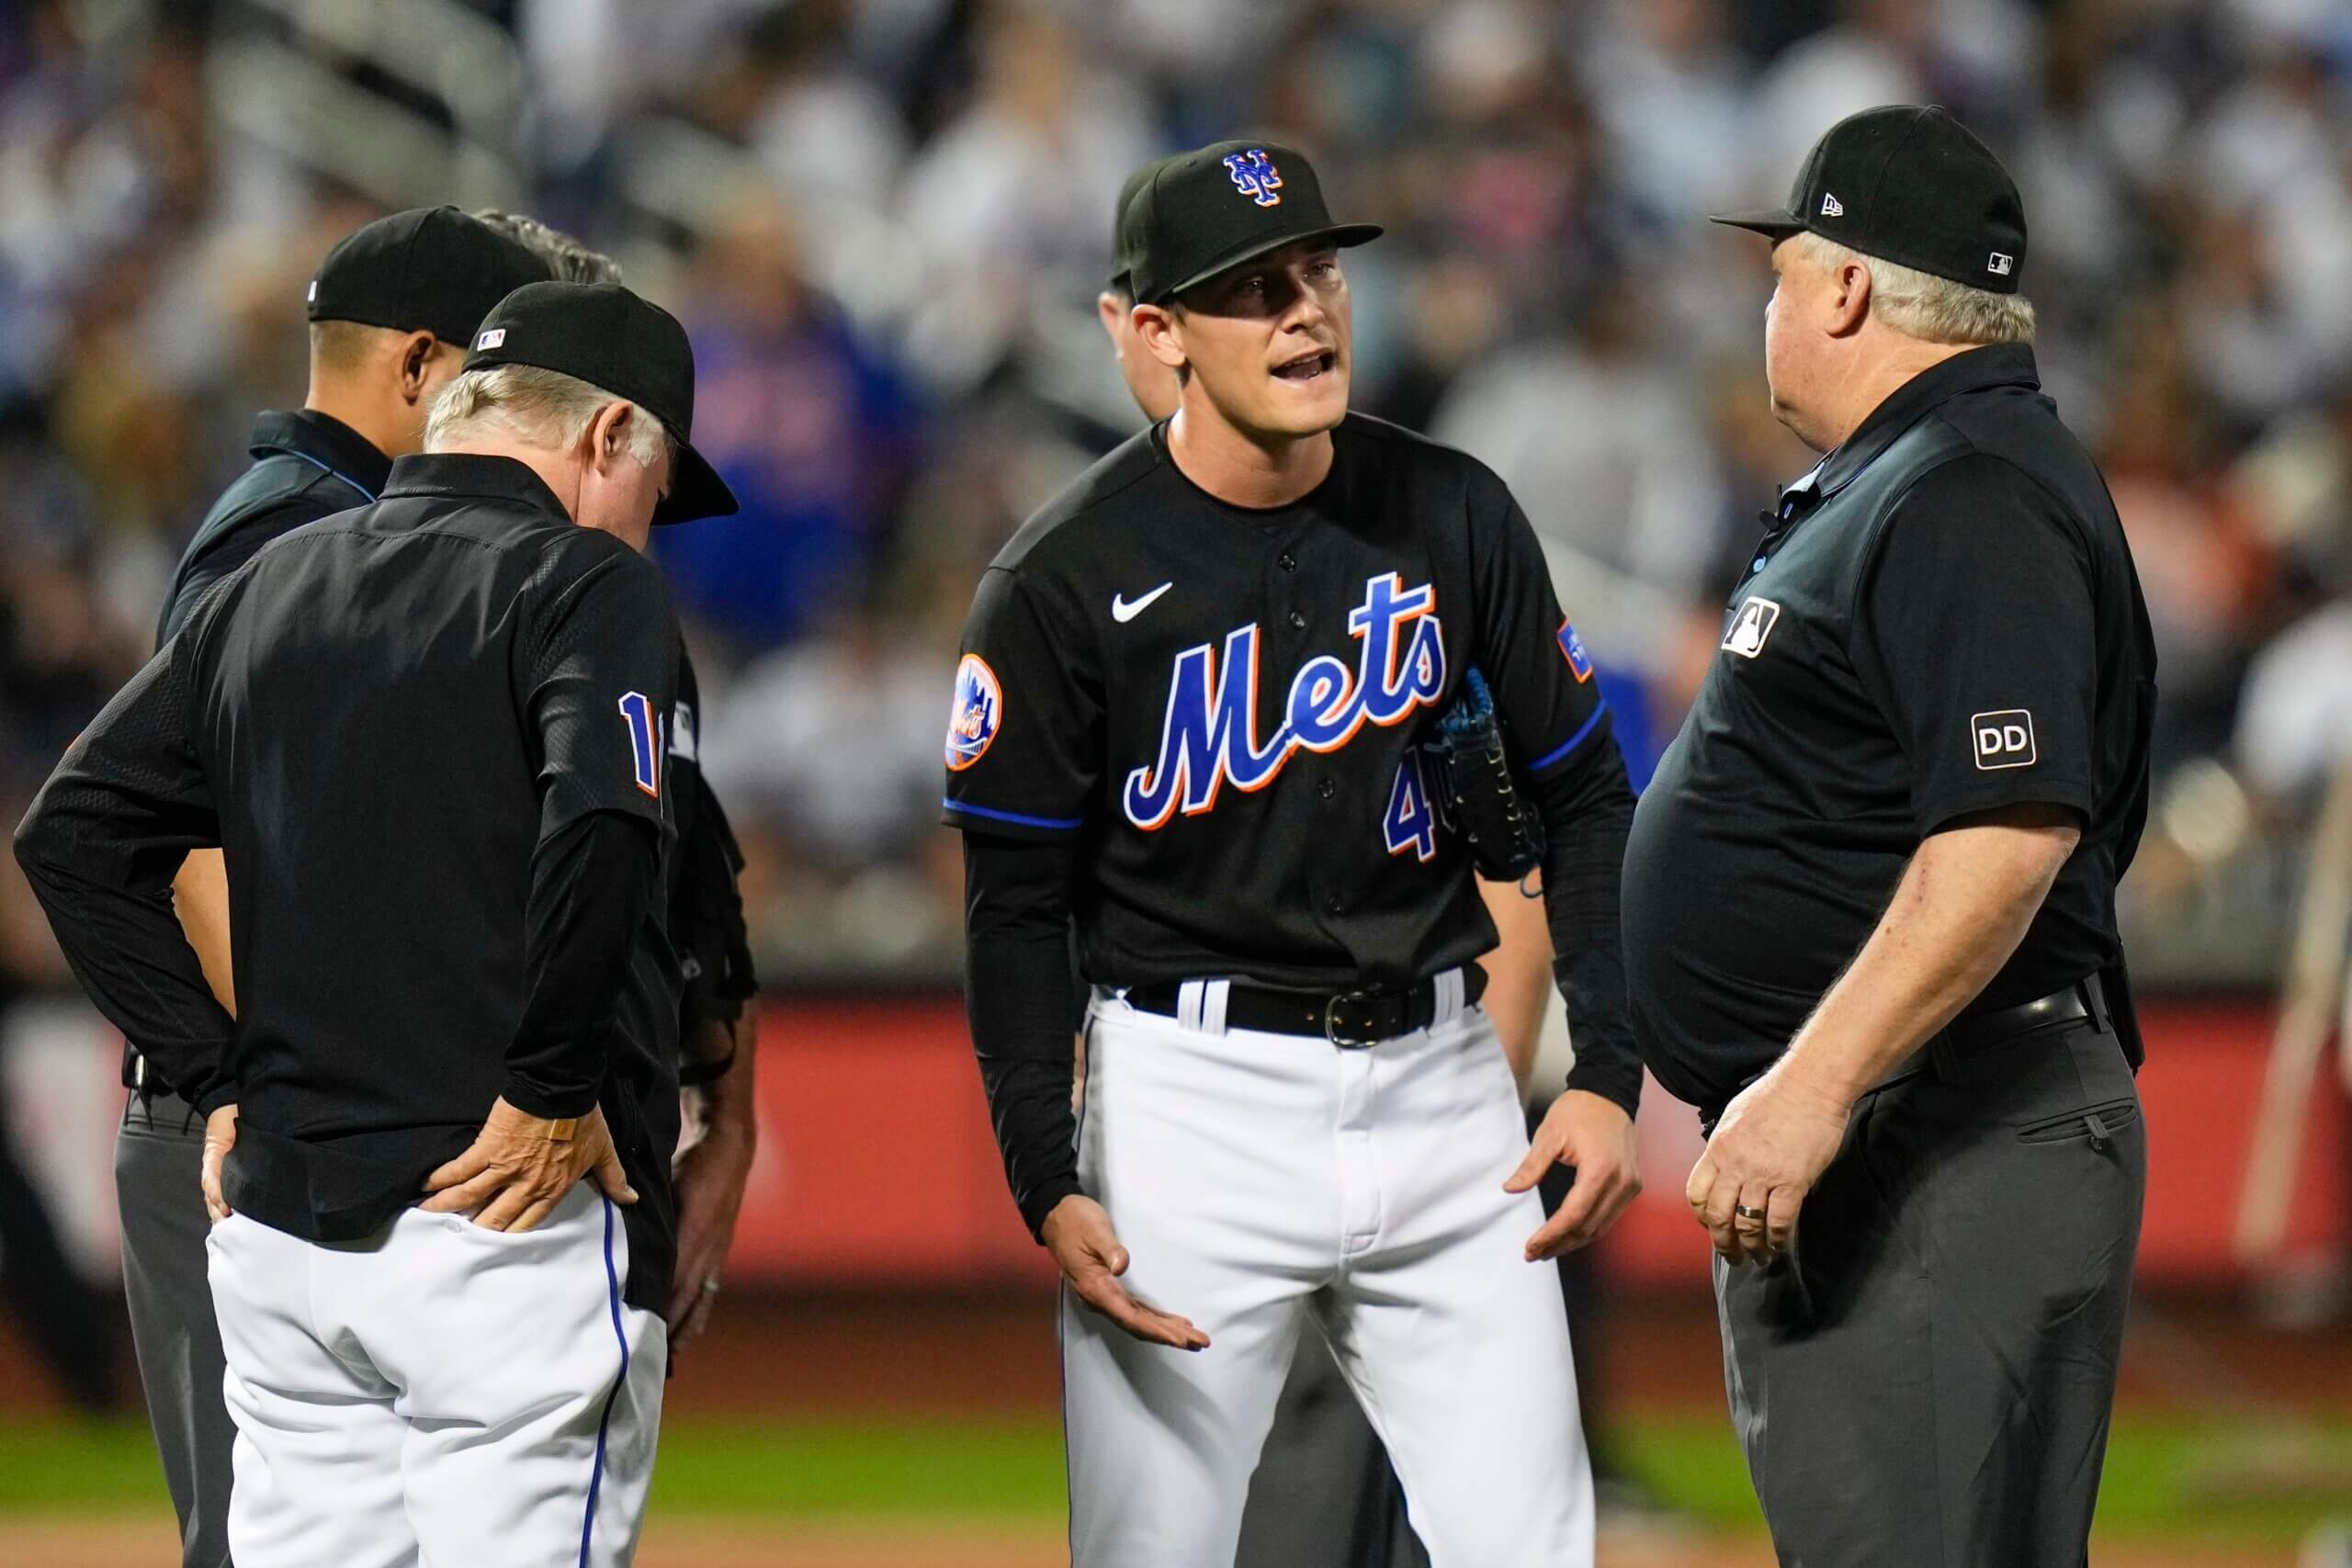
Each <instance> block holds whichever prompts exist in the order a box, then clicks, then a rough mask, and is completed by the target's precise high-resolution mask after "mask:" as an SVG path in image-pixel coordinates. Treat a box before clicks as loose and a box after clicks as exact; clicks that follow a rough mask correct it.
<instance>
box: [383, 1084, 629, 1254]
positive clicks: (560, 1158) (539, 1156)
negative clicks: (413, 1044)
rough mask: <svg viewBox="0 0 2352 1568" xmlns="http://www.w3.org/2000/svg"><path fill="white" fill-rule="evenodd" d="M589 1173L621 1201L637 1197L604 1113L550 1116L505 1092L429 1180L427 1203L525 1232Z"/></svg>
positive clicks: (487, 1225) (489, 1225) (489, 1226)
mask: <svg viewBox="0 0 2352 1568" xmlns="http://www.w3.org/2000/svg"><path fill="white" fill-rule="evenodd" d="M583 1176H588V1177H594V1179H595V1182H596V1185H597V1186H599V1187H601V1188H603V1189H604V1190H605V1197H607V1198H610V1199H611V1200H612V1201H614V1202H616V1203H634V1202H636V1201H637V1190H636V1189H634V1188H632V1187H631V1186H629V1184H628V1177H626V1176H624V1175H622V1174H621V1156H619V1154H617V1153H616V1152H615V1150H614V1148H613V1135H612V1134H611V1133H610V1132H609V1131H607V1130H606V1128H605V1113H604V1111H601V1110H597V1111H590V1112H589V1113H588V1114H587V1115H585V1116H581V1117H565V1118H563V1119H561V1120H559V1121H548V1120H546V1119H544V1118H541V1117H537V1116H528V1115H526V1114H524V1113H523V1112H522V1111H517V1110H515V1107H513V1106H511V1105H509V1104H507V1103H506V1100H505V1098H504V1097H503V1096H501V1097H500V1098H499V1100H498V1101H497V1102H496V1103H495V1104H493V1105H492V1106H491V1108H490V1120H489V1121H487V1122H483V1123H482V1126H481V1133H480V1134H478V1135H477V1136H476V1137H475V1138H474V1141H473V1145H472V1147H470V1148H469V1149H467V1150H466V1152H465V1153H464V1154H461V1155H459V1156H458V1157H457V1158H456V1159H453V1160H451V1161H450V1162H449V1163H448V1164H447V1165H445V1166H443V1167H442V1168H440V1169H438V1170H436V1171H435V1172H434V1173H433V1174H432V1175H430V1176H428V1177H426V1178H425V1179H424V1190H426V1191H427V1192H429V1193H431V1194H432V1196H431V1197H429V1198H427V1199H426V1200H425V1201H424V1204H423V1205H422V1206H423V1207H424V1209H425V1210H426V1212H428V1213H435V1214H471V1215H472V1216H473V1221H474V1224H478V1225H480V1226H481V1227H482V1228H483V1229H484V1230H493V1231H526V1230H529V1229H531V1228H532V1227H533V1226H535V1225H537V1224H538V1223H539V1222H540V1221H541V1220H544V1219H546V1218H547V1217H548V1212H549V1211H550V1210H552V1209H553V1208H554V1207H555V1206H556V1204H557V1203H558V1202H560V1201H561V1200H562V1198H563V1195H564V1194H565V1193H567V1192H569V1191H571V1184H572V1183H573V1182H575V1181H578V1180H579V1179H581V1178H582V1177H583Z"/></svg>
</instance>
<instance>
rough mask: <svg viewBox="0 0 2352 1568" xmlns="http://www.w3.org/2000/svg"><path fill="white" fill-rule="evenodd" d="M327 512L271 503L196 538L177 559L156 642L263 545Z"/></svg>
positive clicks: (316, 507) (166, 636) (167, 636)
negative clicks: (235, 522) (225, 528)
mask: <svg viewBox="0 0 2352 1568" xmlns="http://www.w3.org/2000/svg"><path fill="white" fill-rule="evenodd" d="M328 514H329V509H327V508H324V507H322V506H319V505H315V504H309V503H301V504H289V505H286V506H279V507H274V508H272V509H271V510H269V511H266V512H261V513H255V514H254V515H253V516H251V517H248V518H246V519H245V520H244V521H243V523H241V524H239V525H237V526H236V527H234V528H232V529H230V530H228V531H227V532H226V533H222V534H217V535H214V536H212V537H210V538H208V539H199V540H198V541H197V542H196V543H195V545H194V546H193V547H191V548H190V550H189V552H188V556H187V559H186V560H183V561H182V562H181V563H180V570H179V576H178V578H177V580H176V581H175V582H174V583H173V584H172V597H171V600H170V602H169V603H167V604H164V615H163V619H162V621H161V622H160V623H159V624H158V626H156V629H155V645H156V646H157V647H158V648H161V647H162V646H163V645H164V644H165V643H167V642H169V641H171V640H172V638H173V637H176V636H177V635H179V629H180V628H181V627H182V626H186V625H187V618H188V616H189V615H192V614H194V613H195V610H196V607H197V606H198V604H202V603H203V602H204V596H205V595H206V594H207V593H209V592H212V590H213V589H214V588H215V587H216V586H218V585H219V584H220V581H222V580H223V579H225V578H229V577H232V576H234V575H235V574H236V572H237V570H238V569H240V568H241V567H243V565H244V564H245V563H246V562H247V561H249V560H251V559H253V558H254V557H255V556H257V555H259V554H261V549H262V547H263V546H264V545H266V544H268V543H269V542H270V541H271V540H273V539H277V538H280V537H283V536H285V535H287V534H289V533H291V532H293V531H294V530H295V529H297V528H300V527H301V526H302V525H304V524H306V523H314V522H316V521H317V520H318V519H320V518H322V517H324V516H326V515H328Z"/></svg>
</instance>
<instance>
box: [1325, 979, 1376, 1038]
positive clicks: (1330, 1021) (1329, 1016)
mask: <svg viewBox="0 0 2352 1568" xmlns="http://www.w3.org/2000/svg"><path fill="white" fill-rule="evenodd" d="M1372 999H1373V993H1372V992H1370V991H1334V992H1333V993H1332V994H1331V999H1330V1000H1329V1001H1327V1002H1325V1003H1324V1004H1323V1038H1324V1039H1326V1040H1329V1042H1330V1043H1332V1044H1334V1045H1337V1046H1338V1047H1339V1048H1340V1050H1342V1051H1361V1050H1363V1048H1364V1047H1366V1046H1367V1045H1377V1044H1379V1043H1380V1038H1379V1036H1377V1035H1373V1036H1370V1037H1368V1038H1365V1039H1363V1040H1358V1039H1356V1038H1354V1037H1352V1036H1343V1035H1341V1034H1340V1018H1339V1013H1340V1003H1341V1002H1359V1001H1360V1002H1369V1001H1371V1000H1372Z"/></svg>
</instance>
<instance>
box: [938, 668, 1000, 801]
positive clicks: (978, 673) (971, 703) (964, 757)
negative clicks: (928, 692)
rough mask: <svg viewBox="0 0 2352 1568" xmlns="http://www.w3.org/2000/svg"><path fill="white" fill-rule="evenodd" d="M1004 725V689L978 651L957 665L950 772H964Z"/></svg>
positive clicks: (949, 728) (949, 731) (950, 723)
mask: <svg viewBox="0 0 2352 1568" xmlns="http://www.w3.org/2000/svg"><path fill="white" fill-rule="evenodd" d="M1001 728H1004V688H1003V687H1001V686H1000V685H998V684H997V681H996V671H993V670H991V669H989V662H988V660H985V659H982V658H981V657H980V656H979V655H978V654H977V653H967V654H966V655H964V662H963V663H961V664H959V665H957V666H956V701H955V702H954V704H953V705H950V706H949V708H948V710H947V771H948V772H949V773H962V772H963V771H964V770H965V769H966V768H968V767H970V766H971V765H972V764H973V763H975V762H977V761H979V760H980V753H981V752H983V751H986V750H988V749H989V742H990V741H992V740H994V739H996V732H997V731H998V730H1000V729H1001Z"/></svg>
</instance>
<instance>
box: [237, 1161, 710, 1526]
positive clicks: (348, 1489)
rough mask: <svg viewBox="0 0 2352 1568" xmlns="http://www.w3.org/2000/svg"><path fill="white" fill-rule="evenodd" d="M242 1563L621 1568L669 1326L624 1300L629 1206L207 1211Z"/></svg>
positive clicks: (577, 1196) (648, 1469) (567, 1201)
mask: <svg viewBox="0 0 2352 1568" xmlns="http://www.w3.org/2000/svg"><path fill="white" fill-rule="evenodd" d="M207 1246H208V1249H209V1252H210V1255H211V1258H210V1273H211V1280H212V1300H213V1306H214V1309H215V1311H216V1312H217V1314H218V1315H219V1317H220V1344H221V1348H222V1349H223V1350H225V1351H226V1352H227V1356H228V1363H229V1371H228V1377H227V1379H226V1382H225V1388H226V1392H227V1395H228V1401H229V1413H230V1415H231V1416H232V1418H233V1419H234V1420H235V1422H236V1424H237V1444H236V1454H235V1481H234V1485H233V1488H232V1492H231V1495H230V1503H229V1549H230V1552H231V1554H232V1556H234V1557H235V1559H236V1561H237V1564H238V1568H510V1565H511V1568H526V1565H528V1568H574V1565H577V1568H617V1565H622V1564H626V1563H628V1562H629V1561H630V1559H631V1558H633V1557H634V1556H635V1555H636V1551H637V1537H638V1530H639V1526H640V1525H641V1523H642V1522H643V1519H644V1514H645V1493H646V1487H647V1485H648V1483H650V1481H651V1480H652V1475H653V1444H654V1436H655V1430H656V1427H657V1426H658V1425H659V1422H660V1419H661V1413H662V1373H663V1371H664V1370H665V1363H666V1362H667V1360H668V1354H669V1333H668V1330H667V1329H666V1328H665V1327H664V1326H663V1325H662V1320H661V1318H660V1317H659V1316H657V1315H656V1314H652V1313H648V1312H642V1311H639V1309H637V1308H635V1307H632V1306H630V1305H628V1303H625V1302H623V1301H622V1300H621V1295H620V1281H621V1280H624V1279H626V1278H627V1277H628V1237H627V1235H626V1233H625V1231H624V1229H623V1227H622V1225H621V1222H620V1214H619V1211H618V1210H616V1208H614V1207H613V1205H612V1204H611V1203H609V1202H607V1201H605V1197H604V1194H603V1193H602V1192H600V1191H598V1190H597V1189H596V1187H595V1186H594V1183H593V1182H587V1181H582V1182H581V1183H580V1184H579V1185H578V1186H577V1187H575V1188H573V1189H572V1190H571V1192H570V1193H569V1194H567V1195H566V1196H565V1197H564V1199H563V1201H561V1202H560V1203H559V1204H558V1205H557V1206H556V1209H555V1212H554V1213H552V1214H551V1215H549V1216H548V1220H547V1221H546V1222H545V1223H544V1224H541V1225H540V1226H539V1227H538V1228H537V1230H532V1231H526V1232H525V1233H523V1234H522V1235H507V1234H505V1233H503V1232H498V1231H488V1230H483V1229H482V1228H481V1226H479V1225H476V1224H473V1223H472V1222H471V1221H469V1220H467V1219H466V1218H464V1217H463V1216H461V1215H455V1214H428V1213H424V1211H423V1210H421V1209H409V1210H407V1211H405V1212H403V1213H401V1216H400V1217H399V1218H398V1219H396V1220H394V1221H393V1222H392V1223H391V1224H390V1225H389V1226H387V1227H386V1228H385V1229H384V1230H383V1231H382V1232H380V1233H379V1234H378V1235H376V1236H374V1237H372V1238H370V1239H369V1240H368V1241H365V1242H357V1243H352V1244H349V1245H344V1246H322V1245H319V1244H316V1243H312V1242H308V1241H304V1240H301V1239H300V1238H299V1237H296V1236H291V1235H287V1234H285V1233H284V1232H282V1231H277V1230H272V1229H271V1228H269V1227H268V1226H267V1225H265V1224H261V1223H259V1222H258V1221H255V1220H252V1219H248V1218H246V1217H245V1216H244V1215H243V1214H232V1215H231V1216H230V1217H229V1218H228V1219H226V1220H223V1221H221V1222H220V1224H217V1225H215V1226H213V1228H212V1234H211V1236H210V1238H209V1241H208V1244H207Z"/></svg>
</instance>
